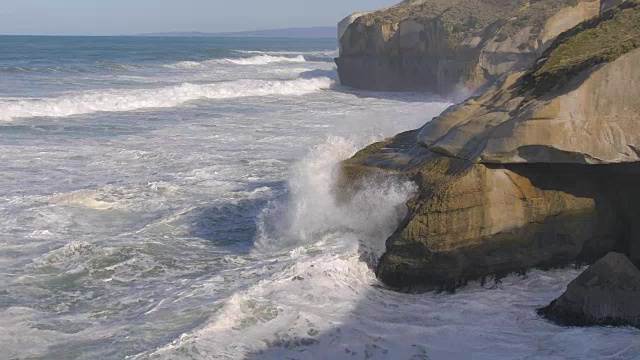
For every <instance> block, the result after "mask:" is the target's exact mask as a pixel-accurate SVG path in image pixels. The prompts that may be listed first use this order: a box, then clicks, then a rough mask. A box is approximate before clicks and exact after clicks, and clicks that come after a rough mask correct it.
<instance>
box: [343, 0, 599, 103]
mask: <svg viewBox="0 0 640 360" xmlns="http://www.w3.org/2000/svg"><path fill="white" fill-rule="evenodd" d="M607 2H611V1H607ZM601 6H602V8H605V5H604V3H601V1H600V0H538V1H531V0H518V1H512V0H455V1H451V0H406V1H403V2H402V3H400V4H398V5H396V6H393V7H390V8H387V9H383V10H380V11H376V12H372V13H367V14H364V15H361V16H358V15H353V16H351V17H350V18H347V19H345V20H344V21H343V22H342V23H341V25H342V27H343V28H344V26H345V25H347V24H349V25H348V26H346V29H345V30H344V31H343V32H341V34H340V37H339V41H340V57H339V58H337V59H336V63H337V65H338V72H339V74H340V80H341V82H342V84H344V85H348V86H353V87H357V88H364V89H371V90H424V91H431V92H435V93H439V94H443V95H449V94H451V93H454V92H456V91H459V90H461V89H464V90H475V89H478V88H480V87H482V86H484V85H487V84H491V83H493V82H494V81H495V80H496V79H498V78H499V77H500V76H501V75H504V74H505V73H508V72H510V71H513V70H516V69H521V68H524V67H526V66H528V65H530V64H531V63H532V62H533V61H534V60H535V59H536V58H537V57H538V56H539V55H540V54H541V53H542V52H543V51H544V50H545V49H546V48H547V47H548V46H549V45H550V44H551V42H552V41H553V39H554V38H555V37H556V36H557V35H559V34H560V33H562V32H563V31H565V30H567V29H569V28H571V27H573V26H575V25H577V24H578V23H580V22H582V21H584V20H586V19H589V18H592V17H594V16H596V15H598V13H599V12H600V9H601ZM607 6H608V5H607Z"/></svg>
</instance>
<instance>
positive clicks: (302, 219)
mask: <svg viewBox="0 0 640 360" xmlns="http://www.w3.org/2000/svg"><path fill="white" fill-rule="evenodd" d="M358 146H359V145H358V144H357V143H354V142H353V141H349V140H347V139H344V138H340V137H331V138H329V139H328V140H327V141H326V142H325V143H323V144H321V145H318V146H315V147H314V148H313V149H312V150H311V152H310V154H309V155H308V156H307V157H305V158H304V159H303V160H302V161H301V162H300V163H299V164H298V165H297V166H296V167H295V169H294V170H293V171H292V174H291V177H290V180H289V187H290V188H291V193H290V196H289V197H288V198H286V199H281V200H280V201H275V202H273V203H272V204H271V205H270V206H268V207H267V208H266V209H265V211H264V212H263V214H262V215H261V217H260V219H259V232H258V239H257V242H256V249H255V254H254V256H255V257H256V258H265V256H267V257H268V256H269V254H273V253H278V252H279V251H280V252H282V251H283V250H284V251H285V253H284V254H283V255H282V256H280V257H278V258H277V263H278V264H281V265H279V267H280V270H279V271H273V270H272V269H271V266H269V267H263V268H262V270H256V269H254V268H251V269H250V270H249V271H248V272H251V273H252V274H253V276H256V275H259V276H264V275H266V276H267V278H266V279H265V280H263V281H260V282H258V283H257V284H255V285H253V286H251V287H250V288H249V289H248V290H246V291H242V292H240V293H237V294H235V295H234V296H232V297H231V298H229V299H228V300H227V301H226V303H225V304H224V307H223V308H222V310H221V311H220V313H219V314H218V316H217V317H216V318H215V319H214V320H213V321H212V322H210V323H209V324H207V325H206V326H205V327H203V328H202V329H200V330H197V331H195V332H193V333H189V334H185V335H184V336H183V337H181V339H179V340H178V341H176V342H174V343H173V344H170V345H167V346H165V347H162V348H160V349H158V350H157V351H155V352H154V353H153V354H143V355H141V356H140V357H143V358H144V357H147V355H151V356H150V358H160V359H164V358H172V357H174V356H182V355H184V356H187V357H190V356H194V357H195V358H198V359H206V358H229V359H240V358H246V357H250V356H251V355H252V354H253V355H257V354H258V353H259V352H260V351H262V350H263V349H265V347H266V348H269V347H272V346H273V347H275V348H279V347H285V348H287V347H288V348H291V347H297V348H302V347H305V346H309V345H313V344H316V343H317V340H315V337H317V335H318V334H320V333H321V332H324V331H328V330H330V329H331V328H332V326H333V324H334V323H335V322H339V321H341V320H343V319H346V318H347V317H349V315H350V314H351V312H352V311H354V310H356V309H357V306H358V300H359V299H361V298H362V297H364V296H366V293H367V292H368V291H369V287H370V286H371V285H373V284H376V283H377V280H376V279H375V276H374V274H373V271H372V270H371V268H370V267H369V266H368V265H367V263H366V262H363V261H362V256H363V255H365V256H366V257H367V258H371V259H377V258H378V257H379V256H380V255H381V253H382V250H383V249H384V240H385V239H386V238H387V237H388V236H390V235H391V233H392V232H393V230H394V228H395V227H396V226H397V224H398V222H399V221H400V220H401V219H402V218H403V217H404V215H405V214H406V205H405V203H406V201H407V200H408V199H409V198H410V197H411V196H413V194H414V193H415V190H416V189H415V186H414V185H413V184H412V183H410V182H406V181H399V180H397V179H393V178H390V179H388V181H387V182H385V183H384V184H381V183H371V184H369V185H368V186H365V189H363V190H362V191H361V192H360V194H359V195H357V196H355V197H354V198H353V199H352V200H351V201H349V202H344V203H341V202H336V201H335V196H334V194H333V187H334V184H335V182H336V180H337V176H339V171H338V170H339V166H338V165H339V162H340V161H342V160H344V159H346V158H348V157H349V156H351V155H353V154H354V153H355V151H357V148H358ZM287 248H288V249H293V250H289V251H287V250H286V249H287ZM258 269H260V266H258ZM256 271H257V274H256ZM239 273H240V274H235V275H236V276H238V275H239V276H240V277H246V276H248V274H243V273H242V270H240V271H239ZM320 308H322V309H325V310H326V311H325V310H323V311H320V312H319V311H318V309H320ZM192 351H193V352H192ZM340 351H343V350H342V349H340ZM178 354H182V355H178ZM269 358H270V357H269ZM273 358H281V357H279V356H274V357H273Z"/></svg>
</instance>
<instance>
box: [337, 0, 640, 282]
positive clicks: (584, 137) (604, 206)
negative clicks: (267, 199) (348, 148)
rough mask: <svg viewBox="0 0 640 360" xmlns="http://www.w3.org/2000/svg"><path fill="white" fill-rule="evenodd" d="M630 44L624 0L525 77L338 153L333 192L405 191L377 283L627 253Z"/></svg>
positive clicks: (629, 12)
mask: <svg viewBox="0 0 640 360" xmlns="http://www.w3.org/2000/svg"><path fill="white" fill-rule="evenodd" d="M638 39H640V6H639V5H638V2H637V1H627V2H625V3H624V4H622V5H620V6H619V7H617V8H614V9H612V10H610V11H608V12H606V13H605V14H603V15H601V16H600V17H598V18H597V19H594V20H591V21H588V22H585V23H583V24H581V25H579V26H578V27H576V28H574V29H573V30H571V31H569V32H567V33H565V34H564V35H562V36H560V38H559V39H558V40H557V41H556V42H555V43H554V44H553V45H552V46H551V47H550V48H549V49H548V50H547V51H546V52H545V53H544V55H543V56H542V57H541V59H540V60H539V61H538V62H537V63H536V65H535V67H533V68H531V69H530V71H529V72H527V73H525V72H519V73H518V72H516V73H512V74H510V75H508V76H506V77H504V78H503V79H502V80H501V81H500V83H499V85H496V86H494V87H492V88H491V89H489V90H488V91H487V92H486V93H485V94H483V95H481V96H479V97H476V98H472V99H469V100H468V101H466V102H464V103H462V104H460V105H458V106H454V107H452V108H451V109H449V110H447V111H446V112H445V113H444V114H443V115H441V116H440V117H438V118H436V119H434V120H433V121H431V122H430V123H428V124H426V125H425V126H424V127H423V128H422V129H419V130H415V131H410V132H406V133H403V134H400V135H398V136H396V137H395V138H393V139H389V140H386V141H384V142H381V143H377V144H373V145H371V146H369V147H368V148H366V149H364V150H362V151H361V152H359V153H358V154H356V155H355V156H354V157H353V158H352V159H349V160H347V161H345V162H344V164H343V173H342V180H341V182H340V184H339V186H340V188H341V189H342V191H341V193H342V195H343V197H345V198H348V196H347V195H348V193H349V192H350V191H357V190H358V186H359V185H358V184H359V182H360V180H361V179H364V178H367V179H369V178H375V177H376V176H379V175H380V174H383V175H385V176H386V175H388V174H394V175H397V176H403V177H407V178H410V179H413V180H414V181H415V182H416V183H417V184H418V186H419V193H418V195H417V196H416V197H414V198H413V199H411V200H410V201H409V203H408V208H409V213H408V215H407V217H406V219H405V220H404V221H403V222H402V224H400V226H399V228H398V230H397V231H396V232H395V234H394V235H392V236H391V238H389V239H388V241H387V244H386V250H387V251H386V253H385V255H384V256H383V257H382V259H381V260H380V263H379V266H378V269H377V275H378V276H379V277H380V279H381V280H382V281H384V282H385V283H386V284H388V285H390V286H392V287H395V288H398V289H403V290H432V289H438V288H443V287H444V288H455V287H456V286H459V285H462V284H464V283H465V282H466V281H467V280H469V279H479V278H483V277H485V276H490V275H497V276H501V275H502V274H505V273H508V272H515V271H520V270H523V269H527V268H529V267H534V266H542V267H547V266H556V265H563V264H567V263H569V262H571V261H574V260H584V261H595V260H597V259H599V258H600V257H602V256H603V255H605V254H606V253H608V252H610V251H613V250H618V251H623V252H625V253H627V254H629V255H630V256H631V258H632V260H633V261H640V241H639V240H638V239H640V211H638V210H639V209H638V206H637V204H639V203H640V188H638V187H637V183H638V181H640V151H637V149H640V136H639V135H638V134H640V101H639V100H638V99H640V86H639V85H638V84H637V79H640V49H638V47H640V42H638ZM345 194H347V195H345Z"/></svg>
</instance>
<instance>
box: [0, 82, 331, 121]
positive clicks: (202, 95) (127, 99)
mask: <svg viewBox="0 0 640 360" xmlns="http://www.w3.org/2000/svg"><path fill="white" fill-rule="evenodd" d="M332 85H333V80H332V79H330V78H328V77H319V78H311V79H295V80H288V81H266V80H238V81H231V82H224V83H216V84H191V83H185V84H182V85H175V86H168V87H163V88H157V89H133V90H129V89H127V90H100V91H89V92H83V93H77V94H70V95H66V96H62V97H57V98H40V99H22V100H7V99H2V100H0V120H4V121H11V120H13V119H16V118H31V117H65V116H71V115H78V114H88V113H94V112H122V111H133V110H140V109H152V108H171V107H176V106H179V105H181V104H183V103H186V102H188V101H193V100H198V99H232V98H241V97H255V96H270V95H289V96H292V95H293V96H295V95H304V94H309V93H312V92H315V91H319V90H323V89H328V88H330V87H331V86H332Z"/></svg>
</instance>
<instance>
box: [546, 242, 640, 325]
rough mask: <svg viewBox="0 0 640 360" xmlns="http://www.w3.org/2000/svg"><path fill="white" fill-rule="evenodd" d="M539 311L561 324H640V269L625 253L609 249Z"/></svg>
mask: <svg viewBox="0 0 640 360" xmlns="http://www.w3.org/2000/svg"><path fill="white" fill-rule="evenodd" d="M538 313H539V314H540V315H542V316H544V317H546V318H547V319H549V320H551V321H553V322H556V323H558V324H560V325H568V326H588V325H616V326H619V325H630V326H636V327H640V270H638V268H637V267H635V265H633V263H631V261H629V259H628V258H627V257H626V256H624V255H623V254H619V253H609V254H607V256H605V257H604V258H602V259H600V260H598V261H597V262H596V263H595V264H593V265H591V266H590V267H589V268H588V269H587V270H586V271H585V272H584V273H582V274H581V275H580V276H578V278H576V279H575V280H574V281H572V282H571V283H570V284H569V286H568V287H567V291H566V292H565V293H564V294H562V296H560V297H559V298H558V299H556V300H554V301H553V302H551V304H549V306H547V307H544V308H542V309H538Z"/></svg>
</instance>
